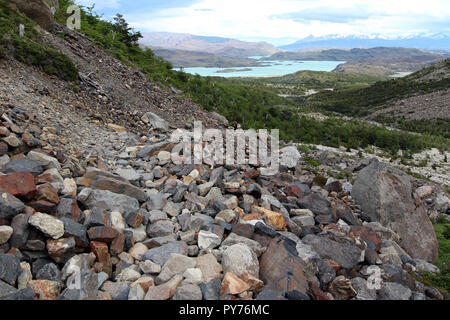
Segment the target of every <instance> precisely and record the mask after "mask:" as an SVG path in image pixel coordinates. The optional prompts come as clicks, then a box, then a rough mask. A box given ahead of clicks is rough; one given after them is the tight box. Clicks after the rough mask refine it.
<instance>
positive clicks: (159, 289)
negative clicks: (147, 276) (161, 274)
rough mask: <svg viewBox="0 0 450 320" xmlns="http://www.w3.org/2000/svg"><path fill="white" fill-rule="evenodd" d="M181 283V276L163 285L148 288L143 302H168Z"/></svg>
mask: <svg viewBox="0 0 450 320" xmlns="http://www.w3.org/2000/svg"><path fill="white" fill-rule="evenodd" d="M182 281H183V276H181V275H176V276H175V277H173V278H172V279H171V280H170V281H168V282H166V283H165V284H163V285H160V286H156V287H150V288H149V289H148V292H147V294H146V295H145V300H168V299H170V298H172V297H173V295H174V294H175V292H176V290H177V288H178V286H179V285H180V284H181V282H182Z"/></svg>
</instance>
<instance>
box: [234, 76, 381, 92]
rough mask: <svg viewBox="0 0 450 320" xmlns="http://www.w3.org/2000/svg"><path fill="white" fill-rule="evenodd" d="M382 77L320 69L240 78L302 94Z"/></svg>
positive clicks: (354, 85) (354, 86) (364, 83)
mask: <svg viewBox="0 0 450 320" xmlns="http://www.w3.org/2000/svg"><path fill="white" fill-rule="evenodd" d="M383 80H386V78H384V77H379V76H371V75H362V74H354V73H334V72H320V71H299V72H296V73H293V74H289V75H286V76H283V77H274V78H259V79H251V78H250V79H245V78H243V79H240V80H236V81H240V82H241V83H245V84H254V85H262V86H265V87H268V88H271V89H273V90H275V91H276V92H277V93H278V94H287V95H302V94H305V93H306V92H307V91H308V90H310V89H314V90H323V89H329V88H333V89H350V88H351V89H359V88H365V87H368V86H370V85H372V84H374V83H376V82H378V81H383Z"/></svg>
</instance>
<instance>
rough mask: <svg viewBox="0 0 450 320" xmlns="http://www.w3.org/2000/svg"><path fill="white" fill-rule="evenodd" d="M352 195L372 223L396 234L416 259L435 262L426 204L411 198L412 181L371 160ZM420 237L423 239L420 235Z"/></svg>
mask: <svg viewBox="0 0 450 320" xmlns="http://www.w3.org/2000/svg"><path fill="white" fill-rule="evenodd" d="M352 196H353V197H354V198H355V200H356V202H357V203H358V204H359V205H361V208H362V210H363V212H364V214H365V215H366V218H367V219H369V220H370V221H378V222H380V223H381V224H382V225H383V226H385V227H388V228H389V229H392V230H393V231H395V232H396V233H397V234H398V235H399V236H400V237H401V241H400V245H401V246H402V247H403V248H404V249H405V250H406V251H407V252H408V253H409V255H410V256H411V257H413V258H418V259H422V260H426V261H428V262H432V261H435V260H436V259H437V258H438V242H437V238H436V234H435V232H434V229H433V226H432V224H431V221H430V219H429V218H428V216H427V213H426V209H425V207H424V205H423V204H421V203H417V204H416V202H415V200H414V199H413V197H412V185H411V178H410V177H409V176H408V175H407V174H405V173H404V172H402V171H400V170H398V169H396V168H393V167H391V166H389V165H387V164H385V163H381V162H378V161H372V162H371V163H370V165H369V166H367V167H366V168H364V169H363V170H361V171H360V172H359V173H358V177H357V179H356V182H355V185H354V187H353V191H352ZM419 234H420V237H419V236H417V235H419Z"/></svg>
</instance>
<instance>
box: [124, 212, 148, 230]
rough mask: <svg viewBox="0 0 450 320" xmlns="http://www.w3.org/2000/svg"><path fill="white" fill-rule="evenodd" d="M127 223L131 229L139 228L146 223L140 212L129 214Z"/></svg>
mask: <svg viewBox="0 0 450 320" xmlns="http://www.w3.org/2000/svg"><path fill="white" fill-rule="evenodd" d="M126 221H127V224H128V225H129V226H130V227H132V228H137V227H139V226H140V225H141V224H142V222H143V221H144V215H143V214H142V213H140V212H131V213H129V214H128V216H127V218H126Z"/></svg>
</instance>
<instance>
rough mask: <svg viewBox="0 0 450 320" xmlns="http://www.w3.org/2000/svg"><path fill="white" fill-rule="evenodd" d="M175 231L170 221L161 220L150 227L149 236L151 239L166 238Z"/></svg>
mask: <svg viewBox="0 0 450 320" xmlns="http://www.w3.org/2000/svg"><path fill="white" fill-rule="evenodd" d="M174 229H175V226H174V225H173V223H172V222H171V221H169V220H160V221H157V222H155V223H152V224H150V225H148V227H147V235H148V236H149V237H150V238H156V237H164V236H168V235H171V234H172V233H173V231H174Z"/></svg>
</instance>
